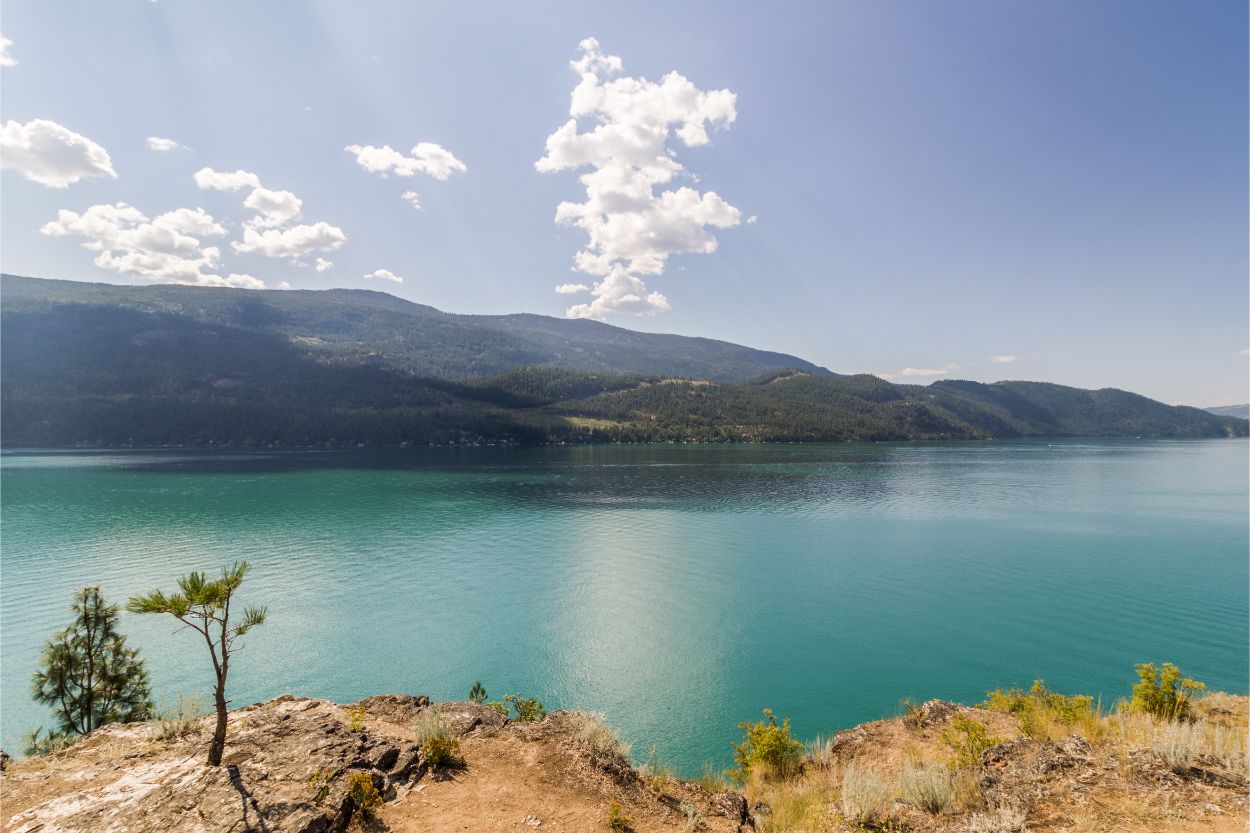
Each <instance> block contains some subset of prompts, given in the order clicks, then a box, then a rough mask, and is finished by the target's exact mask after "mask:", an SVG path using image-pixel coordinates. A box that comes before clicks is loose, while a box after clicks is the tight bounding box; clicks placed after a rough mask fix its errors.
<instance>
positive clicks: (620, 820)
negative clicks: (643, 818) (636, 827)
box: [608, 801, 634, 833]
mask: <svg viewBox="0 0 1250 833" xmlns="http://www.w3.org/2000/svg"><path fill="white" fill-rule="evenodd" d="M633 823H634V820H633V819H631V818H630V817H629V816H627V815H625V809H624V808H623V807H621V802H619V801H613V802H612V803H611V804H609V805H608V827H610V828H611V829H612V830H613V832H614V833H625V831H627V830H629V829H630V827H631V826H632V825H633Z"/></svg>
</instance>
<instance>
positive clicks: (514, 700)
mask: <svg viewBox="0 0 1250 833" xmlns="http://www.w3.org/2000/svg"><path fill="white" fill-rule="evenodd" d="M503 699H504V702H505V703H510V704H511V705H512V711H513V719H514V720H516V721H517V722H518V723H533V722H535V721H538V720H542V719H543V718H544V717H546V716H547V709H546V707H545V706H543V704H542V703H541V702H539V701H538V700H536V699H535V698H533V697H522V696H521V693H520V692H517V693H516V694H505V695H504V696H503Z"/></svg>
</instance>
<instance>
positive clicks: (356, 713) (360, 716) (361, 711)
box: [348, 706, 365, 733]
mask: <svg viewBox="0 0 1250 833" xmlns="http://www.w3.org/2000/svg"><path fill="white" fill-rule="evenodd" d="M350 720H351V722H350V724H349V725H348V728H349V729H351V730H352V732H353V733H359V732H363V731H364V729H365V707H364V706H354V707H353V708H352V710H351V718H350Z"/></svg>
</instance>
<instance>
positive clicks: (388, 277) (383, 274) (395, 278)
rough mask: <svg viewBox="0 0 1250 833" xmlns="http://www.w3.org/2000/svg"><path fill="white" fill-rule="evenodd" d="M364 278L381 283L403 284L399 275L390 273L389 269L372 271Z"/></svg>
mask: <svg viewBox="0 0 1250 833" xmlns="http://www.w3.org/2000/svg"><path fill="white" fill-rule="evenodd" d="M365 277H366V278H377V279H379V280H383V281H390V282H391V283H403V282H404V279H403V278H401V277H400V276H399V275H396V274H395V273H394V272H392V271H391V270H389V269H374V270H373V271H372V272H370V273H369V274H367V275H365Z"/></svg>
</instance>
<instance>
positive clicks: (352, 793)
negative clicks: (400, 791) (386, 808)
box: [347, 772, 382, 813]
mask: <svg viewBox="0 0 1250 833" xmlns="http://www.w3.org/2000/svg"><path fill="white" fill-rule="evenodd" d="M347 796H348V797H349V798H350V799H351V800H352V804H354V805H356V812H358V813H368V812H369V811H370V810H372V809H373V808H374V807H377V806H378V805H379V804H381V803H382V796H381V794H380V793H379V792H378V788H377V787H376V786H375V785H374V783H373V776H371V775H370V774H369V773H367V772H353V773H352V774H351V775H349V776H348V778H347Z"/></svg>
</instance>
